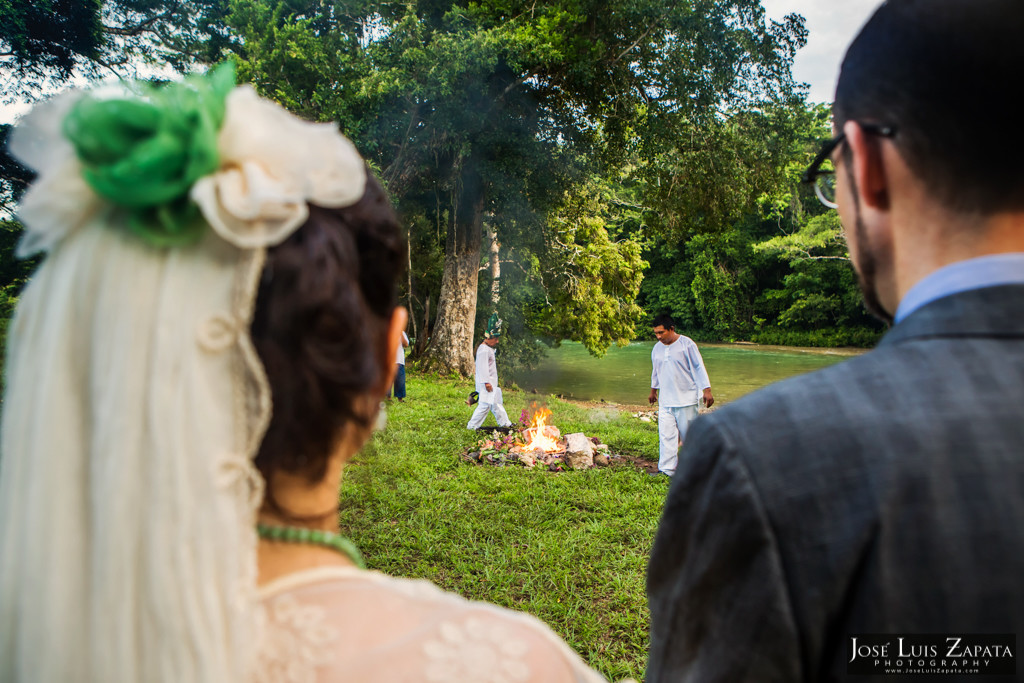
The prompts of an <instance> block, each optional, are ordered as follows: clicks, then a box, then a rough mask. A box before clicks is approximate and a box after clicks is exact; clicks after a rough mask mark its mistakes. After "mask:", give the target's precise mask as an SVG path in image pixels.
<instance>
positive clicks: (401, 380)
mask: <svg viewBox="0 0 1024 683" xmlns="http://www.w3.org/2000/svg"><path fill="white" fill-rule="evenodd" d="M407 346H409V335H407V334H406V333H405V332H402V344H401V345H400V346H399V347H398V352H397V354H396V355H395V363H397V364H398V372H396V373H395V383H394V385H393V386H392V390H394V392H395V398H397V399H398V402H399V403H402V402H403V401H405V349H406V347H407ZM388 398H391V390H389V391H388Z"/></svg>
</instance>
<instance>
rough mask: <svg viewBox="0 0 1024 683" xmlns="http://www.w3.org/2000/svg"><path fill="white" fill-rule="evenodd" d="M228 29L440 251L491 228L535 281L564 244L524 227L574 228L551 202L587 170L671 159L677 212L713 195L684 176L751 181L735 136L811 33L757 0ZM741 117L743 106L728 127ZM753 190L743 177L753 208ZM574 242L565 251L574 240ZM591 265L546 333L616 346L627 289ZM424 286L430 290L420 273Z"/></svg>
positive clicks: (360, 10)
mask: <svg viewBox="0 0 1024 683" xmlns="http://www.w3.org/2000/svg"><path fill="white" fill-rule="evenodd" d="M229 23H230V25H231V26H232V27H233V28H234V30H235V31H236V32H237V34H238V35H239V41H238V43H237V44H236V45H235V46H234V48H233V49H234V50H235V52H236V53H237V55H238V58H239V62H240V72H241V74H242V76H243V77H244V78H248V79H251V80H252V81H253V82H255V83H256V85H257V87H258V88H260V89H261V90H263V91H264V92H266V93H267V94H269V95H271V96H273V97H274V98H276V99H278V100H279V101H281V102H283V103H284V104H286V106H288V107H290V108H292V109H294V110H296V111H298V112H300V113H301V114H303V115H306V116H310V117H312V118H317V119H322V120H325V119H334V120H338V121H340V122H341V125H342V127H343V129H344V130H345V131H346V132H347V133H348V134H350V135H351V136H353V137H354V139H355V140H356V142H357V145H358V147H359V148H360V150H362V151H363V152H364V154H366V155H367V156H368V158H369V159H371V162H372V163H373V165H374V166H375V167H376V168H377V169H378V170H379V171H380V174H381V176H382V178H383V179H384V180H385V182H386V184H387V186H388V188H389V190H390V191H391V193H392V194H393V196H394V197H395V198H396V199H397V201H398V204H399V206H400V208H401V211H402V213H403V215H405V216H415V217H417V219H418V218H423V219H425V220H422V221H420V220H416V221H414V223H415V224H416V225H444V226H445V231H446V233H447V235H446V239H445V242H444V244H445V258H446V259H448V260H449V261H450V260H452V259H455V258H460V257H464V258H470V259H473V258H474V254H473V253H472V249H470V252H469V253H468V254H465V255H463V256H459V253H457V251H456V247H458V245H464V244H466V243H467V242H470V241H471V240H472V239H473V234H474V233H476V234H479V231H480V229H481V227H482V223H483V222H484V221H489V222H490V224H491V225H492V226H494V227H496V228H497V229H498V230H499V234H500V235H501V240H502V243H503V245H504V246H505V247H506V248H507V249H512V248H518V249H519V251H520V252H521V253H522V255H523V259H524V262H525V263H530V262H531V261H532V259H533V258H536V259H537V260H539V261H540V262H541V265H542V267H541V271H540V272H541V273H542V274H543V273H546V272H547V270H546V265H547V264H548V263H550V262H552V261H554V260H555V259H557V258H558V256H559V254H558V249H557V248H554V246H553V245H554V243H553V242H550V241H549V242H548V243H540V244H538V243H537V242H535V241H533V242H531V241H530V240H524V241H520V242H517V240H516V239H515V238H516V237H517V236H518V235H520V234H521V231H522V229H523V228H524V227H526V226H542V227H545V228H550V229H551V230H553V231H555V232H557V231H558V230H561V229H563V227H564V224H560V220H562V219H560V217H559V216H558V215H557V214H558V212H559V211H562V210H563V209H564V208H565V196H566V193H567V192H569V193H576V192H578V191H579V190H580V189H581V188H585V187H586V185H587V184H588V183H589V182H590V179H591V178H592V177H593V175H594V174H597V175H599V176H601V177H603V178H608V177H615V174H616V169H618V168H622V167H623V166H624V163H625V162H626V161H627V160H630V159H633V158H636V159H637V161H638V163H635V164H632V165H631V166H630V167H631V168H632V169H633V171H634V173H635V174H636V175H637V177H638V178H641V179H650V180H651V182H653V181H660V178H661V177H662V176H663V175H664V176H665V177H669V176H668V175H666V174H667V172H666V171H664V169H666V168H669V167H671V168H672V169H673V170H672V174H671V177H672V178H673V179H674V180H675V179H682V180H683V181H684V182H676V183H674V185H673V186H672V187H673V188H674V189H673V190H672V191H668V189H666V193H665V196H664V197H657V198H656V199H657V202H658V203H659V204H660V205H668V204H669V203H672V202H674V203H675V204H678V205H680V206H684V207H685V206H688V204H687V201H689V202H690V205H697V204H706V203H707V202H705V201H704V197H705V196H706V195H707V194H708V192H706V191H705V186H704V185H700V184H697V183H694V182H692V179H690V178H687V177H684V176H685V173H684V171H687V172H690V171H693V170H694V169H697V168H703V167H704V166H706V165H708V163H707V162H708V159H711V158H714V159H718V158H719V157H721V156H723V155H724V156H730V155H731V157H730V158H731V160H733V161H738V162H739V163H734V164H733V165H732V166H731V167H730V168H731V171H732V174H733V176H736V175H744V174H745V173H746V171H745V169H747V168H750V167H752V166H753V163H752V161H751V160H752V158H753V157H752V155H751V154H746V153H745V150H744V149H742V144H741V142H742V140H745V139H746V138H744V137H743V135H741V134H739V133H737V132H736V131H737V130H739V129H742V130H743V131H746V130H748V129H750V128H751V127H752V126H756V125H757V120H758V118H757V116H758V115H757V111H758V106H760V105H761V104H764V103H769V104H766V105H765V108H766V109H767V108H770V107H771V106H773V105H771V104H770V103H771V102H773V101H775V100H776V99H780V100H781V99H785V97H786V96H787V93H788V92H790V90H791V89H792V87H793V83H792V79H791V77H790V74H789V64H790V63H791V60H792V56H793V53H794V51H795V49H796V48H797V47H798V46H799V45H801V44H802V43H803V40H804V37H805V31H804V29H803V24H802V19H800V18H799V17H796V16H795V15H794V16H790V17H787V18H786V19H785V20H784V21H782V22H778V23H774V22H766V21H765V18H764V12H763V10H762V8H761V7H760V5H759V4H757V3H751V2H748V1H746V0H744V1H742V2H741V1H739V0H732V1H727V2H701V3H698V5H697V6H691V5H689V4H681V3H672V2H668V1H667V0H641V1H640V2H637V1H636V0H614V2H612V3H611V4H610V5H609V3H608V2H605V1H604V0H602V1H601V2H597V0H586V1H584V2H582V3H581V2H579V1H578V0H547V1H546V2H542V3H537V2H531V3H521V2H513V3H508V2H505V1H501V2H497V1H494V0H486V1H484V2H479V3H468V4H467V3H462V2H437V1H430V2H428V1H426V0H423V1H420V2H410V3H405V4H401V5H396V4H392V3H353V2H340V3H337V4H335V5H332V6H330V7H325V6H323V5H321V4H320V3H317V2H312V1H311V0H310V1H304V0H288V1H284V0H277V1H271V0H234V2H232V3H231V14H230V16H229ZM734 111H735V112H739V111H745V112H747V114H746V115H745V116H744V117H742V118H737V119H736V121H735V122H733V119H732V115H731V112H734ZM682 139H689V140H693V141H695V142H694V143H693V144H692V145H689V146H687V149H688V150H689V151H690V152H691V153H692V154H691V158H688V159H687V160H686V163H684V164H683V165H682V166H679V165H678V164H677V165H676V166H672V163H673V162H672V160H671V159H668V158H667V156H666V154H665V150H671V149H673V145H675V144H676V141H677V140H682ZM737 141H739V142H737ZM722 149H724V150H725V151H724V152H722V151H721V150H722ZM737 149H739V151H736V150H737ZM709 155H710V156H709ZM663 162H664V163H663ZM652 169H654V170H652ZM659 173H660V175H659ZM744 177H745V176H744ZM734 185H736V183H731V182H729V183H724V184H723V183H717V184H714V185H713V187H715V188H721V187H723V186H725V187H731V186H734ZM652 186H653V185H652ZM760 186H761V183H759V182H753V181H752V182H750V183H747V184H745V185H743V191H744V192H745V193H746V194H745V195H744V201H745V202H746V203H749V202H750V201H751V197H750V195H751V188H755V187H760ZM666 188H667V186H666ZM690 188H694V190H693V191H692V192H691V190H690ZM680 193H682V195H684V197H683V198H682V199H680V196H679V195H680ZM732 198H733V195H729V196H728V197H726V198H724V199H722V200H721V201H720V203H721V204H722V205H723V206H724V205H726V204H729V203H730V202H732ZM734 203H735V202H734ZM718 213H722V212H718ZM730 215H732V214H730ZM602 220H603V221H604V222H605V223H607V218H604V217H603V218H602ZM600 222H601V221H595V222H593V223H589V224H588V222H586V221H582V220H578V219H576V218H573V219H572V221H571V224H572V233H573V234H572V235H568V236H569V237H571V238H572V239H574V240H577V239H578V240H591V239H593V240H594V241H595V242H596V243H597V242H602V241H603V238H602V235H603V234H604V230H602V228H603V226H602V225H601V224H600ZM707 222H708V224H711V223H712V222H713V221H710V219H709V221H707ZM414 239H415V238H414ZM619 242H620V240H619V238H618V236H617V235H616V236H612V237H610V238H609V241H607V242H605V243H604V245H603V246H602V245H600V244H596V245H595V247H594V249H595V250H596V251H597V252H598V253H597V254H596V256H597V258H598V260H601V259H604V260H605V261H607V260H608V259H609V258H610V259H612V260H616V259H622V258H624V259H625V261H626V262H629V263H632V264H636V263H638V262H639V256H638V254H637V253H635V252H634V253H632V254H630V253H627V252H628V247H627V246H626V245H619V244H618V243H619ZM563 243H564V244H566V245H568V246H567V247H565V250H567V252H568V253H575V251H574V250H575V248H576V246H579V242H573V243H571V244H570V243H569V242H564V240H563ZM555 246H556V245H555ZM563 253H565V252H564V251H563ZM577 265H578V263H577ZM632 270H634V271H635V268H632ZM563 275H564V273H563ZM594 275H595V272H594V271H588V272H585V273H577V274H576V275H575V277H577V278H578V280H577V281H575V282H572V283H571V284H572V285H573V286H572V287H571V288H570V289H569V290H568V291H569V292H570V296H572V297H575V298H574V300H573V304H574V305H572V306H568V307H567V310H568V311H569V314H568V316H566V318H565V320H563V321H561V323H560V324H558V325H551V326H550V329H548V330H547V332H548V334H549V337H550V339H551V340H552V341H557V340H558V339H561V338H563V337H564V336H568V337H569V338H573V339H579V340H581V341H583V342H584V343H586V344H587V345H588V347H590V348H593V349H595V350H596V351H597V352H600V350H601V348H602V345H606V344H607V343H608V340H609V339H622V338H625V337H627V336H628V335H629V327H630V326H631V324H632V320H633V319H635V317H636V315H637V311H636V309H635V306H634V303H633V301H634V300H633V299H632V298H631V296H630V294H629V292H630V291H635V284H634V283H633V282H632V281H630V278H622V279H623V283H622V286H620V287H618V289H617V290H615V288H609V286H608V284H609V281H608V280H607V279H604V280H603V281H598V280H596V279H595V278H594ZM565 282H566V280H565V278H562V279H559V278H542V279H541V280H540V285H541V286H542V288H543V289H544V294H545V296H546V298H547V299H550V298H551V295H552V294H554V293H560V292H562V291H564V290H563V289H561V286H562V285H564V284H565ZM535 284H536V282H535ZM471 286H472V283H471V282H467V281H466V280H465V278H463V279H460V280H442V290H444V291H440V292H438V298H440V300H441V301H442V302H448V301H454V300H461V298H460V297H457V296H455V295H454V294H453V291H452V290H453V288H464V287H471ZM552 287H555V289H552ZM413 289H414V290H417V291H422V287H421V286H420V283H417V282H414V283H413ZM595 293H600V297H598V298H597V299H596V300H594V301H593V302H592V303H591V299H592V298H593V297H592V295H593V294H595ZM421 298H422V297H421ZM527 299H530V300H532V299H533V297H524V298H523V300H524V301H526V300H527ZM611 299H615V301H612V300H611ZM435 300H436V299H435ZM581 302H585V303H586V305H580V303H581ZM556 305H557V304H556ZM510 313H512V314H516V315H518V316H525V315H529V312H528V311H524V310H518V311H511V312H510ZM505 317H506V319H507V320H508V319H510V316H509V315H506V316H505ZM444 323H445V324H448V325H454V324H455V323H454V322H449V321H448V319H447V318H445V320H444ZM527 326H528V327H530V326H533V324H532V323H531V324H529V325H527ZM443 332H444V330H435V335H437V334H439V333H443Z"/></svg>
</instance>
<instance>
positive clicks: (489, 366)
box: [476, 342, 498, 391]
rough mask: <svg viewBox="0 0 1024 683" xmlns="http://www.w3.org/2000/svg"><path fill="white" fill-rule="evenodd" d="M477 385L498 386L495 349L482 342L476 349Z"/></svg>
mask: <svg viewBox="0 0 1024 683" xmlns="http://www.w3.org/2000/svg"><path fill="white" fill-rule="evenodd" d="M476 383H477V385H478V386H480V385H483V384H490V385H491V386H492V387H497V386H498V363H497V362H496V361H495V360H494V349H492V348H491V347H490V346H488V345H487V344H484V343H482V342H481V344H480V346H478V347H477V349H476ZM478 391H479V389H478Z"/></svg>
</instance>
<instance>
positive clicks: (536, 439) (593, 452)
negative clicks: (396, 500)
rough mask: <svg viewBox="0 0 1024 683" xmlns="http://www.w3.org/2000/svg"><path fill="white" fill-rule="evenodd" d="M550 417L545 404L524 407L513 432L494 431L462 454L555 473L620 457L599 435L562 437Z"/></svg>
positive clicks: (475, 459)
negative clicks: (543, 467)
mask: <svg viewBox="0 0 1024 683" xmlns="http://www.w3.org/2000/svg"><path fill="white" fill-rule="evenodd" d="M550 419H551V411H550V410H549V409H548V408H547V407H546V406H542V405H538V404H537V403H533V404H532V405H531V406H530V408H529V410H525V409H524V410H523V412H522V414H521V415H520V418H519V424H518V425H516V426H515V427H514V428H513V430H512V431H511V432H510V433H508V434H505V435H503V434H501V433H500V432H498V431H495V432H494V433H493V435H492V436H491V437H490V438H485V439H482V440H481V441H479V442H478V443H477V444H476V445H474V446H471V447H470V448H469V449H467V451H466V452H465V453H464V454H463V456H462V457H463V459H464V460H466V461H467V462H473V463H488V464H492V465H506V464H519V465H523V466H524V467H536V466H538V465H542V466H546V467H547V468H548V469H549V470H551V471H553V472H560V471H562V470H565V469H585V468H588V467H594V466H601V467H603V466H606V465H609V464H610V463H611V461H612V460H614V459H618V456H614V455H612V454H611V453H610V451H609V448H608V446H607V445H605V444H602V443H601V440H600V439H598V438H597V437H587V436H586V435H585V434H583V432H578V433H574V434H568V435H566V436H564V437H563V436H562V432H561V431H560V430H559V429H558V427H556V426H555V425H553V424H549V421H550Z"/></svg>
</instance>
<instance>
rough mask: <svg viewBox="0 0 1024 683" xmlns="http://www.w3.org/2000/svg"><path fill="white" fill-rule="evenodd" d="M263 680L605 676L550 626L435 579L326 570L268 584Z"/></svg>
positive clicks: (571, 679) (406, 682) (589, 682)
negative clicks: (448, 589) (467, 596)
mask: <svg viewBox="0 0 1024 683" xmlns="http://www.w3.org/2000/svg"><path fill="white" fill-rule="evenodd" d="M261 607H262V609H261V618H262V619H264V620H265V621H264V624H263V625H264V627H265V628H264V629H263V634H264V643H263V645H262V646H261V647H260V648H259V651H260V654H259V657H258V662H257V667H256V672H257V673H256V678H255V683H341V682H343V681H344V682H345V683H361V682H366V683H369V682H371V681H372V682H374V683H389V682H391V681H394V682H395V683H398V682H399V681H401V682H403V683H420V682H422V683H527V682H530V683H533V682H536V683H539V682H540V681H544V682H546V683H563V682H564V683H598V682H603V681H604V680H605V679H604V678H602V677H601V676H600V675H599V674H598V673H596V672H595V671H594V670H592V669H590V668H589V667H588V666H587V665H586V664H584V663H583V660H581V659H580V657H579V656H578V655H577V654H576V653H575V652H573V651H572V650H571V649H569V647H568V646H567V645H566V644H565V643H564V642H562V640H561V639H560V638H559V637H558V636H556V635H555V634H554V632H552V631H551V629H550V628H548V627H547V626H546V625H545V624H544V623H542V622H541V621H540V620H538V619H536V618H535V617H532V616H530V615H527V614H521V613H518V612H513V611H511V610H507V609H503V608H500V607H496V606H494V605H489V604H486V603H481V602H471V601H469V600H466V599H464V598H462V597H460V596H458V595H454V594H452V593H446V592H444V591H442V590H440V589H439V588H437V587H436V586H435V585H434V584H432V583H430V582H429V581H423V580H414V579H398V578H394V577H390V576H386V575H384V574H381V573H379V572H373V571H362V570H359V569H355V568H346V567H322V568H317V569H311V570H307V571H302V572H297V573H295V574H290V575H288V576H286V577H283V578H281V579H278V580H276V581H273V582H272V583H269V584H267V585H266V586H264V587H263V588H262V589H261Z"/></svg>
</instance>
